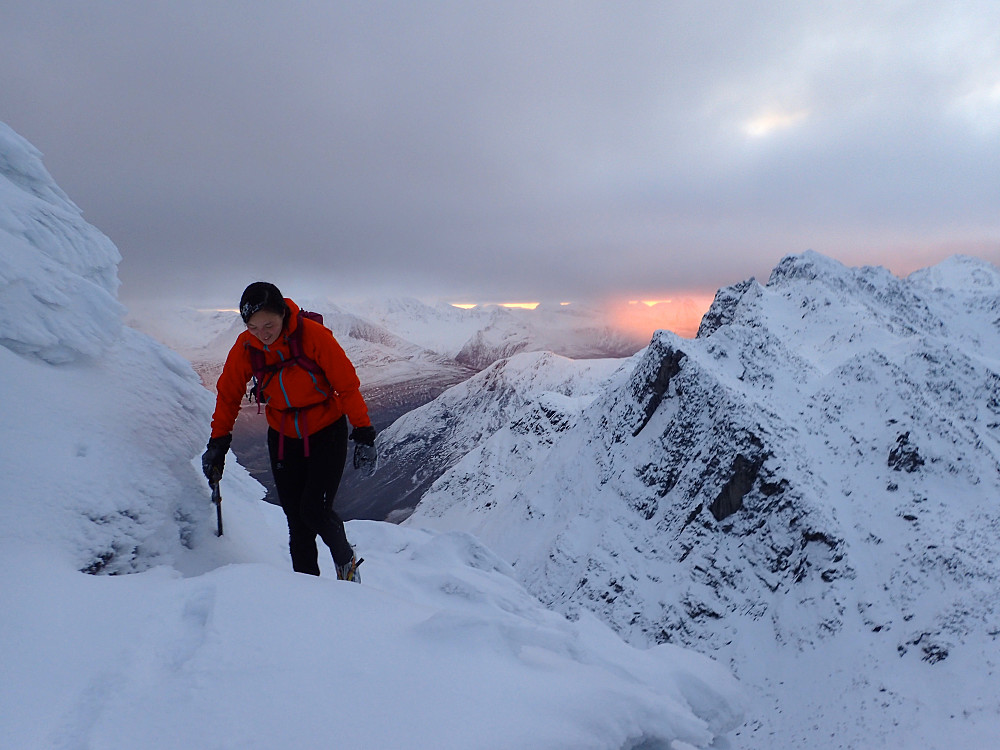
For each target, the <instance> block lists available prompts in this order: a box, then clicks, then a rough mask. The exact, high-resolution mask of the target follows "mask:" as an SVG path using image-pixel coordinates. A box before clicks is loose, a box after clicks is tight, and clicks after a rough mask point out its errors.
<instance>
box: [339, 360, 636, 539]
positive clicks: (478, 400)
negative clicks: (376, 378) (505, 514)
mask: <svg viewBox="0 0 1000 750" xmlns="http://www.w3.org/2000/svg"><path fill="white" fill-rule="evenodd" d="M620 366H621V362H620V361H619V360H587V361H584V362H580V363H577V362H574V361H572V360H569V359H566V358H565V357H560V356H558V355H555V354H552V353H550V352H532V353H528V354H520V355H517V356H516V357H513V358H512V359H509V360H501V361H500V362H497V363H495V364H493V365H491V366H490V367H488V368H487V369H486V370H484V371H483V372H481V373H478V374H477V375H475V376H474V377H472V378H470V379H469V380H468V381H466V382H464V383H460V384H459V385H456V386H454V387H453V388H450V389H449V390H447V391H446V392H445V393H444V394H442V395H441V396H440V397H438V398H437V399H435V400H434V401H432V402H431V403H429V404H427V405H426V406H423V407H420V408H418V409H415V410H413V411H411V412H409V413H407V414H405V415H403V416H402V417H400V418H399V419H398V420H396V421H395V422H394V423H393V424H392V425H391V426H390V427H389V428H388V429H387V430H386V431H385V432H384V433H383V434H382V436H381V437H380V438H379V446H380V452H381V453H380V462H381V464H382V466H383V469H382V470H381V471H380V472H379V473H378V474H377V475H376V476H375V477H374V478H373V480H372V481H371V482H370V483H369V484H368V485H366V487H365V495H364V500H365V502H366V503H371V504H376V505H377V506H378V508H379V510H380V511H382V512H384V514H385V515H389V516H390V517H391V518H394V519H399V518H403V517H405V516H406V515H408V514H409V513H410V512H411V511H412V509H413V507H414V506H415V505H416V503H417V501H418V500H419V499H420V497H421V496H422V495H423V493H424V491H425V490H426V489H427V488H428V487H430V485H431V484H432V483H433V482H435V481H436V480H437V479H438V478H439V477H440V476H441V475H442V474H444V473H445V472H446V471H447V470H448V469H450V468H452V467H453V466H454V465H455V464H456V463H458V462H459V461H460V460H462V459H463V457H465V456H466V455H467V454H469V453H470V451H472V450H473V448H474V447H475V446H476V445H477V444H479V443H481V442H483V441H484V440H485V438H486V437H489V436H493V435H498V434H502V435H503V436H504V438H505V439H506V442H504V443H503V445H502V446H496V460H497V461H502V462H509V461H514V462H528V461H530V458H529V454H528V453H525V452H524V451H534V450H538V449H543V448H544V447H547V446H548V445H550V444H551V439H550V437H548V436H549V435H550V433H553V432H559V431H562V430H565V429H567V428H568V427H569V426H570V425H572V424H574V423H575V422H576V419H577V414H578V412H579V410H580V409H581V405H582V404H585V403H587V402H588V401H589V398H591V397H592V395H593V393H594V392H595V390H596V389H597V388H598V387H599V385H600V384H601V383H602V382H603V381H604V380H605V379H607V377H609V376H610V375H611V373H612V372H614V371H615V370H616V369H617V368H619V367H620ZM522 438H523V439H522ZM498 439H499V438H498ZM515 444H516V445H517V446H520V449H519V448H518V447H515ZM521 449H523V450H521ZM476 455H478V454H476ZM467 460H470V461H471V460H472V458H471V457H470V458H468V459H467ZM512 473H514V474H516V473H517V472H516V471H515V470H512ZM451 477H452V479H451V481H454V482H462V481H464V480H461V479H459V478H458V477H457V475H451ZM461 492H462V493H463V494H461V497H463V498H465V499H466V500H470V498H472V497H473V493H474V490H473V489H472V487H470V486H465V487H464V488H463V489H462V490H461ZM456 493H458V490H456ZM338 507H342V508H344V510H345V512H351V506H350V505H345V504H344V503H343V501H342V500H341V499H340V498H339V497H338Z"/></svg>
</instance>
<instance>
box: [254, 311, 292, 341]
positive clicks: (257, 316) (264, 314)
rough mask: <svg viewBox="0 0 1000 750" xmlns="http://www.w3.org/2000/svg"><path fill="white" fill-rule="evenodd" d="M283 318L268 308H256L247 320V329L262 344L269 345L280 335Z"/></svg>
mask: <svg viewBox="0 0 1000 750" xmlns="http://www.w3.org/2000/svg"><path fill="white" fill-rule="evenodd" d="M284 321H285V318H284V316H282V315H278V314H277V313H274V312H271V311H270V310H258V311H257V312H255V313H254V314H253V315H251V316H250V320H248V321H247V330H248V331H250V333H251V334H253V335H254V336H256V337H257V339H258V340H259V341H260V343H262V344H263V345H264V346H270V345H271V344H273V343H274V342H275V341H277V340H278V336H280V335H281V327H282V325H283V324H284Z"/></svg>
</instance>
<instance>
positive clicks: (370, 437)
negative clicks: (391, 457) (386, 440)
mask: <svg viewBox="0 0 1000 750" xmlns="http://www.w3.org/2000/svg"><path fill="white" fill-rule="evenodd" d="M351 440H353V441H354V442H355V446H354V468H355V469H362V470H363V471H364V472H365V474H367V475H368V476H371V475H372V474H374V473H375V469H377V468H378V451H377V450H376V449H375V428H374V427H372V426H371V425H369V426H367V427H355V428H354V430H353V431H352V432H351Z"/></svg>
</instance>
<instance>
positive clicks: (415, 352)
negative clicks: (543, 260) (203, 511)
mask: <svg viewBox="0 0 1000 750" xmlns="http://www.w3.org/2000/svg"><path fill="white" fill-rule="evenodd" d="M296 301H297V302H299V303H300V304H301V306H302V307H304V308H306V309H310V310H314V311H316V312H320V313H322V314H323V317H324V323H325V324H326V325H327V326H328V327H329V328H330V329H331V330H332V331H333V332H334V335H335V336H336V337H337V340H338V341H339V342H340V343H341V345H343V347H344V350H345V351H346V352H347V355H348V357H350V358H351V361H352V362H353V363H354V365H355V367H356V369H357V371H358V375H359V377H360V378H361V383H362V392H363V393H364V396H365V400H366V401H367V403H368V407H369V413H370V415H371V417H372V421H373V423H374V424H375V426H376V428H378V429H382V428H384V427H387V426H388V425H390V424H391V423H392V422H393V421H395V420H396V419H397V418H398V417H400V416H402V415H403V414H406V413H407V412H409V411H411V410H412V409H415V408H417V407H419V406H421V405H423V404H425V403H427V402H428V401H431V400H432V399H434V398H435V397H436V396H438V395H440V394H441V393H442V392H443V391H445V390H446V389H447V388H449V387H451V386H453V385H455V384H457V383H460V382H462V381H464V380H466V379H467V378H469V377H470V376H472V375H473V374H475V373H476V372H477V371H478V370H481V369H483V368H485V367H487V366H489V365H490V364H491V363H493V362H495V361H497V360H499V359H503V358H506V357H508V356H511V355H513V354H515V353H518V352H535V351H550V352H554V353H557V354H561V355H562V356H565V357H573V358H598V357H623V356H627V355H630V354H633V353H635V352H636V351H638V350H639V349H641V348H643V347H644V346H645V345H646V344H647V343H648V336H649V332H650V331H652V330H654V328H655V326H656V325H657V324H669V325H672V326H676V327H677V329H678V330H687V329H686V328H685V325H689V323H687V322H686V321H690V320H694V319H696V318H697V312H698V302H696V301H695V300H692V299H690V298H685V299H681V300H678V301H677V302H675V303H674V302H671V303H660V304H657V305H653V306H652V307H648V306H646V305H641V304H639V305H635V304H632V305H630V304H617V305H616V304H604V305H580V304H574V305H558V304H557V305H540V306H539V307H537V308H535V309H522V308H508V307H503V306H498V305H488V306H480V307H475V308H472V309H464V308H459V307H455V306H454V305H451V304H446V303H439V304H435V305H432V304H427V303H424V302H421V301H419V300H416V299H409V298H390V299H383V300H368V301H363V302H352V303H340V304H338V303H335V302H334V301H331V300H329V299H308V298H307V299H299V300H296ZM129 323H130V325H132V326H134V327H136V328H138V329H139V330H142V331H143V332H145V333H148V334H149V335H151V336H153V337H154V338H156V339H157V340H159V341H161V342H162V343H165V344H167V345H168V346H170V347H171V348H172V349H174V350H175V351H177V352H178V353H180V354H181V355H182V356H184V357H185V358H186V359H187V360H188V361H190V362H191V363H192V364H193V365H194V368H195V370H196V371H197V372H198V374H199V375H201V377H202V380H203V382H204V383H205V384H206V385H207V386H209V387H210V388H214V385H215V383H216V381H217V380H218V378H219V374H220V373H221V371H222V365H223V363H224V362H225V359H226V355H227V354H228V352H229V348H230V347H231V346H232V344H233V342H234V341H235V340H236V337H237V336H238V335H239V333H240V332H241V331H242V330H243V323H242V321H241V320H240V318H239V315H238V314H237V313H236V312H235V311H233V310H229V311H219V310H192V309H185V308H177V307H171V306H167V307H164V306H163V305H149V304H147V305H145V306H143V307H140V308H135V309H132V310H131V311H130V314H129ZM690 333H691V334H692V335H693V333H694V331H693V330H691V331H690ZM266 430H267V425H266V422H265V420H264V418H263V416H262V415H260V414H258V411H257V407H256V405H251V404H249V403H247V404H245V408H244V409H243V410H242V412H241V414H240V418H239V419H238V420H237V423H236V427H235V429H234V434H233V450H234V452H235V453H236V455H238V456H239V459H240V462H241V463H242V464H243V465H244V466H246V467H247V468H248V469H249V470H250V473H251V474H252V475H253V476H254V478H256V479H257V480H258V481H260V482H261V483H262V484H264V485H265V487H267V488H268V498H269V499H270V500H272V501H275V502H276V496H275V493H274V488H273V483H272V478H271V472H270V462H269V458H268V456H267V450H266V444H265V440H264V433H265V432H266ZM416 460H417V461H418V462H420V461H421V460H422V459H420V458H417V459H416ZM401 470H402V468H401V465H399V464H397V465H396V466H395V468H394V471H395V472H396V473H397V476H395V477H394V478H388V477H387V478H386V479H385V480H381V481H379V483H378V487H377V489H376V490H375V491H374V492H373V491H372V488H371V487H370V486H368V484H367V483H363V482H361V481H360V480H359V478H358V477H355V476H352V475H350V474H348V475H347V476H346V477H345V479H344V482H343V484H342V485H341V489H340V492H339V494H338V506H339V507H340V509H341V511H342V512H343V513H344V514H345V517H348V518H365V519H376V520H382V519H384V518H385V517H386V516H387V515H388V514H389V513H391V512H393V511H396V510H398V509H405V508H407V507H412V506H413V505H414V504H415V502H416V497H417V496H418V495H415V494H414V492H415V491H417V490H422V489H423V488H425V487H426V484H424V483H422V482H421V480H420V478H419V477H414V478H413V480H412V481H409V480H405V481H403V482H402V483H400V479H401V477H400V476H399V475H398V472H399V471H401ZM418 474H419V475H420V476H428V472H427V467H424V468H421V469H420V470H419V471H418Z"/></svg>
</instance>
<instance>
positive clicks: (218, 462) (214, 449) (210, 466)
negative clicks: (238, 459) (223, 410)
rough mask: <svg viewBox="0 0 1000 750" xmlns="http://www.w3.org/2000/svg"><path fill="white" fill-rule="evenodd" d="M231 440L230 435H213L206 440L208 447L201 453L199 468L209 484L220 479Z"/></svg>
mask: <svg viewBox="0 0 1000 750" xmlns="http://www.w3.org/2000/svg"><path fill="white" fill-rule="evenodd" d="M232 442H233V436H232V435H223V436H222V437H215V438H212V439H211V440H209V441H208V448H207V449H206V450H205V452H204V453H202V454H201V470H202V471H203V472H205V479H207V480H208V483H209V484H212V483H213V482H218V481H219V480H220V479H222V470H223V469H224V468H225V467H226V452H227V451H228V450H229V446H230V444H232Z"/></svg>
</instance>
